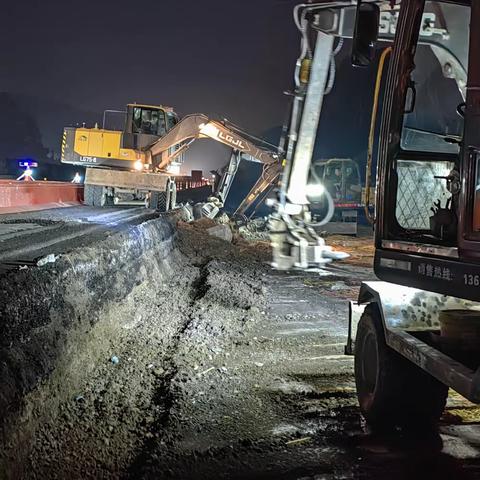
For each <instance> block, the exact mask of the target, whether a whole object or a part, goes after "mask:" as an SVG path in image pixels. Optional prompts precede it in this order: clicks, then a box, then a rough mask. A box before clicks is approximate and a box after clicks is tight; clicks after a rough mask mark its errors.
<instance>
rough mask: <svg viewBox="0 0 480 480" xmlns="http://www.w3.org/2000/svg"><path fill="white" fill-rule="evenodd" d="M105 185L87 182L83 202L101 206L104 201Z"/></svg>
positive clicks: (92, 205)
mask: <svg viewBox="0 0 480 480" xmlns="http://www.w3.org/2000/svg"><path fill="white" fill-rule="evenodd" d="M102 195H103V187H100V186H98V185H88V184H85V186H84V187H83V203H85V205H88V206H90V207H100V206H101V203H102Z"/></svg>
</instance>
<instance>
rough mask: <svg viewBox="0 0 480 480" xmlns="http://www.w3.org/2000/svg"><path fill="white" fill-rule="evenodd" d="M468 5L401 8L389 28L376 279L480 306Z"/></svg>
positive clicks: (479, 129) (472, 27) (479, 144)
mask: <svg viewBox="0 0 480 480" xmlns="http://www.w3.org/2000/svg"><path fill="white" fill-rule="evenodd" d="M469 3H470V2H463V1H458V2H443V1H422V0H402V3H401V7H400V11H399V12H398V11H397V12H395V11H393V12H392V13H391V14H390V16H389V17H388V16H384V17H383V24H382V23H380V28H382V25H383V28H390V29H391V30H392V31H395V32H396V36H395V42H394V46H393V51H392V53H391V59H390V67H389V70H390V71H389V74H388V77H387V78H386V80H385V82H386V84H385V94H384V100H383V106H382V122H381V127H380V132H381V134H380V138H379V143H378V149H379V155H378V167H377V168H378V181H379V183H378V185H377V192H378V195H377V201H376V205H377V211H376V239H375V242H376V256H375V272H376V274H377V276H378V277H379V278H381V279H382V280H387V281H390V282H395V283H398V284H401V285H407V286H411V287H417V288H423V289H428V290H429V291H434V292H438V293H443V294H446V295H448V294H452V293H453V292H454V291H456V292H457V294H458V295H461V296H462V298H468V299H471V300H480V291H479V290H478V288H476V287H477V286H478V285H474V283H475V281H474V280H472V282H470V279H477V283H479V280H478V279H479V278H480V277H479V274H480V264H479V261H478V259H479V258H480V243H479V241H480V228H479V226H480V203H479V201H478V199H479V196H478V194H477V191H478V188H479V187H478V185H479V183H478V179H479V178H480V175H479V172H478V170H479V165H480V162H478V159H479V158H480V157H479V148H480V120H479V119H480V117H479V113H480V104H479V98H480V96H479V90H478V87H479V80H480V59H479V58H478V55H477V51H476V48H475V46H476V45H478V44H479V43H478V40H479V39H480V15H479V8H478V6H476V5H475V4H474V2H472V4H473V5H472V6H470V4H469ZM471 10H477V12H476V15H475V14H473V13H472V11H471ZM397 18H398V20H397ZM407 19H408V20H407ZM387 20H388V21H389V22H391V23H390V24H388V22H387ZM388 25H390V26H388ZM392 25H394V26H395V28H394V29H393V28H392ZM469 46H470V48H469ZM470 283H472V284H470Z"/></svg>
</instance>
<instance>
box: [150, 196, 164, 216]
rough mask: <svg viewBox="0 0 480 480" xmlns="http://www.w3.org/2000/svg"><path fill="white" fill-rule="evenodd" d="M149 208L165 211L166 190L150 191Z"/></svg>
mask: <svg viewBox="0 0 480 480" xmlns="http://www.w3.org/2000/svg"><path fill="white" fill-rule="evenodd" d="M149 208H152V209H153V210H159V211H160V212H166V211H167V192H157V191H154V192H150V201H149Z"/></svg>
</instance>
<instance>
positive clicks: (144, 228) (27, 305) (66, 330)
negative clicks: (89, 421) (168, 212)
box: [0, 218, 175, 476]
mask: <svg viewBox="0 0 480 480" xmlns="http://www.w3.org/2000/svg"><path fill="white" fill-rule="evenodd" d="M174 248H175V228H174V226H173V223H172V222H171V221H168V220H167V219H165V218H163V219H162V218H160V219H154V220H149V221H147V222H144V223H140V224H138V225H135V226H131V227H129V228H128V229H126V230H122V231H120V232H118V233H116V234H113V235H111V236H110V237H108V238H106V239H105V240H102V241H100V242H96V243H94V244H92V245H89V246H88V247H84V248H78V249H74V250H72V251H70V252H68V253H65V254H61V255H59V256H58V258H56V261H55V262H54V263H47V264H45V265H43V266H40V267H32V268H28V269H22V270H17V271H10V272H8V273H7V274H5V275H2V276H0V318H1V327H0V379H1V382H2V388H1V389H0V429H1V430H0V445H5V441H6V440H7V439H11V437H12V435H14V430H15V421H16V420H18V418H19V417H20V416H21V413H22V409H23V408H24V407H25V405H23V400H24V398H25V396H26V395H28V393H29V392H31V391H32V390H34V389H35V387H36V386H38V385H39V384H40V383H41V382H42V381H45V380H46V379H47V378H48V377H49V376H50V375H51V374H52V373H53V372H54V371H55V369H56V368H57V366H58V364H60V363H61V362H62V359H63V358H64V357H65V355H71V353H72V349H74V345H72V342H71V340H70V339H71V338H75V336H77V337H78V335H79V332H80V333H81V334H83V333H86V332H88V331H89V329H91V328H92V326H93V325H95V324H96V323H97V322H98V321H99V320H100V319H101V312H102V310H103V309H104V308H106V307H107V306H108V304H109V303H111V302H118V301H120V300H122V299H123V298H124V297H125V296H126V295H128V294H129V293H130V292H131V291H132V290H133V288H135V286H137V285H139V284H141V283H142V282H144V281H145V280H147V279H150V280H151V279H152V278H153V277H157V278H158V277H162V275H163V272H165V273H166V275H165V276H167V273H168V272H166V271H167V270H170V271H171V270H172V268H171V265H170V266H169V267H168V262H169V256H171V255H172V252H173V250H174ZM162 280H164V279H162V278H159V281H162ZM2 437H3V438H2ZM1 471H2V469H1V467H0V476H1Z"/></svg>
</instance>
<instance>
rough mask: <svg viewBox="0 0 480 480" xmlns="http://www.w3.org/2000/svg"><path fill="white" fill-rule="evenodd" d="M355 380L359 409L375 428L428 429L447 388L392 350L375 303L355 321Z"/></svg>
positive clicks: (446, 393)
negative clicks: (356, 322) (356, 325)
mask: <svg viewBox="0 0 480 480" xmlns="http://www.w3.org/2000/svg"><path fill="white" fill-rule="evenodd" d="M355 383H356V386H357V397H358V402H359V404H360V410H361V412H362V414H363V416H364V417H365V420H366V421H367V423H368V424H369V425H370V426H371V427H372V428H373V429H375V430H390V429H393V428H396V427H401V428H404V429H406V430H427V429H430V428H431V427H434V426H435V424H436V423H437V422H438V420H439V418H440V416H441V415H442V413H443V410H444V409H445V404H446V401H447V395H448V387H447V386H446V385H444V384H442V383H441V382H439V381H438V380H437V379H435V378H434V377H432V376H431V375H430V374H428V373H427V372H425V371H423V370H422V369H421V368H419V367H417V366H416V365H415V364H413V363H412V362H410V361H409V360H407V359H406V358H404V357H402V356H401V355H400V354H399V353H397V352H395V351H394V350H392V349H391V348H390V347H389V346H388V345H387V344H386V342H385V334H384V329H383V323H382V319H381V316H380V312H379V310H378V306H377V305H376V304H369V305H367V307H366V308H365V311H364V313H363V315H362V317H361V319H360V321H359V323H358V328H357V337H356V340H355Z"/></svg>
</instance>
